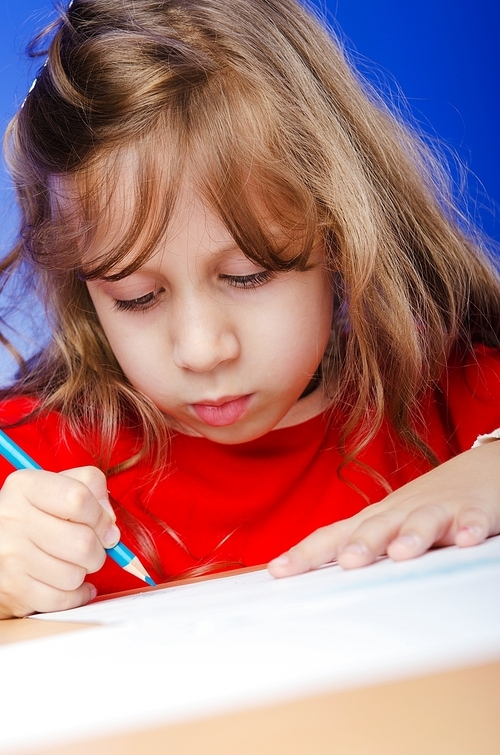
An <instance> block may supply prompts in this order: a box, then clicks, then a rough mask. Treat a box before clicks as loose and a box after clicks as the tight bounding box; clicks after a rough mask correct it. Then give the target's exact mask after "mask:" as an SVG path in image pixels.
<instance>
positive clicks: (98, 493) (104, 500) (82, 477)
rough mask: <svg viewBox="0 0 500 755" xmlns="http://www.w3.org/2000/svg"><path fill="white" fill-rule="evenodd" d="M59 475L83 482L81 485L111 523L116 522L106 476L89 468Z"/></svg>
mask: <svg viewBox="0 0 500 755" xmlns="http://www.w3.org/2000/svg"><path fill="white" fill-rule="evenodd" d="M60 474H63V475H66V477H72V478H73V479H74V480H79V481H80V482H83V484H84V485H86V486H87V488H88V489H89V490H90V491H91V492H92V493H93V494H94V496H95V498H96V499H97V501H99V503H100V504H101V506H102V507H103V508H104V509H105V510H106V511H107V512H108V514H109V516H110V517H111V519H112V521H113V522H116V514H115V512H114V511H113V507H112V506H111V503H110V502H109V493H108V487H107V479H106V475H105V474H104V473H103V472H101V470H100V469H98V468H97V467H90V466H87V467H76V468H74V469H66V470H65V471H64V472H60Z"/></svg>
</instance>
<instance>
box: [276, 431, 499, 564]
mask: <svg viewBox="0 0 500 755" xmlns="http://www.w3.org/2000/svg"><path fill="white" fill-rule="evenodd" d="M499 533H500V441H496V442H489V443H488V442H487V443H483V444H482V445H480V446H479V447H476V448H472V449H471V450H469V451H465V452H464V453H461V454H459V455H458V456H455V457H454V458H453V459H450V461H447V462H445V463H444V464H441V465H440V466H439V467H437V468H436V469H433V470H432V471H430V472H427V474H424V475H422V476H421V477H419V478H417V479H416V480H413V481H412V482H410V483H408V484H407V485H404V486H403V487H402V488H400V489H399V490H396V491H394V492H393V493H391V494H390V495H388V496H387V497H386V498H385V499H384V500H383V501H381V502H380V503H375V504H372V505H371V506H367V507H366V508H365V509H363V511H360V512H359V513H358V514H356V515H355V516H353V517H351V518H350V519H345V520H343V521H340V522H336V523H335V524H332V525H329V526H327V527H322V528H320V529H318V530H316V531H315V532H313V533H312V534H311V535H309V536H308V537H306V538H305V539H304V540H302V541H301V542H300V543H299V544H298V545H296V546H294V547H293V548H291V549H290V550H289V551H287V553H285V554H282V555H281V556H279V557H278V558H277V559H274V560H273V561H271V562H270V564H269V567H268V568H269V571H270V572H271V574H272V575H273V576H275V577H284V576H289V575H292V574H299V573H301V572H305V571H308V570H310V569H314V568H316V567H318V566H321V565H323V564H326V563H328V562H330V561H333V560H334V559H336V560H337V561H338V562H339V564H341V566H343V567H344V568H346V569H349V568H353V567H358V566H365V565H366V564H370V563H372V562H373V561H374V560H375V559H376V558H377V557H378V556H382V555H384V554H387V555H388V556H389V557H390V558H392V559H394V560H396V561H399V560H404V559H408V558H414V557H415V556H419V555H421V554H422V553H424V552H425V551H427V550H428V549H429V548H431V547H432V546H434V545H436V546H441V545H453V544H456V545H459V546H461V547H465V546H469V545H476V544H478V543H482V542H483V541H484V540H485V539H486V538H487V537H489V536H491V535H496V534H499Z"/></svg>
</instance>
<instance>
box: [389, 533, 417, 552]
mask: <svg viewBox="0 0 500 755" xmlns="http://www.w3.org/2000/svg"><path fill="white" fill-rule="evenodd" d="M420 542H421V540H420V537H419V536H418V535H416V534H414V533H413V532H405V533H404V535H399V537H397V538H396V539H395V540H394V541H393V545H394V543H401V545H406V546H407V547H410V548H418V546H419V545H420Z"/></svg>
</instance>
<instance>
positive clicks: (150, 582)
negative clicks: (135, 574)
mask: <svg viewBox="0 0 500 755" xmlns="http://www.w3.org/2000/svg"><path fill="white" fill-rule="evenodd" d="M144 581H145V582H147V583H148V585H151V587H156V582H154V581H153V580H152V579H151V577H144Z"/></svg>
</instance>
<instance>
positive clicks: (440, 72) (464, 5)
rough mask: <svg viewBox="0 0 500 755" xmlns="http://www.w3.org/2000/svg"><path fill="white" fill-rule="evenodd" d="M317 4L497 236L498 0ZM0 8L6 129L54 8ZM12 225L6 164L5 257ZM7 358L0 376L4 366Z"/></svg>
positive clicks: (1, 213)
mask: <svg viewBox="0 0 500 755" xmlns="http://www.w3.org/2000/svg"><path fill="white" fill-rule="evenodd" d="M314 2H315V5H317V7H319V8H320V9H321V11H322V12H323V13H324V14H326V16H327V18H328V20H329V21H330V22H331V23H333V24H334V25H336V24H337V23H338V24H339V26H340V27H341V30H342V34H343V38H344V40H345V43H346V45H347V47H348V49H349V50H350V51H351V53H352V54H353V55H354V57H355V58H356V61H357V65H358V67H359V68H360V69H361V70H362V72H363V73H364V74H365V75H367V76H368V77H369V78H370V79H371V80H372V81H373V82H375V83H378V84H379V85H380V86H381V87H382V89H384V90H385V91H386V92H387V91H392V92H393V93H397V91H398V87H399V88H400V89H401V90H402V91H403V93H404V94H405V95H406V98H407V99H408V102H409V104H410V107H411V110H412V113H413V115H414V117H415V118H416V119H417V121H418V123H419V124H420V126H421V127H422V128H423V129H424V130H425V131H426V132H427V133H428V134H429V136H430V137H431V138H433V139H439V140H441V141H442V142H444V143H446V144H447V145H449V147H450V149H451V151H452V152H453V153H454V154H455V155H457V156H458V157H459V159H460V160H461V161H462V162H463V163H464V164H465V165H466V167H467V168H468V171H469V173H468V189H469V192H470V195H471V197H472V201H473V207H472V214H473V216H474V217H475V220H476V222H478V223H479V225H481V226H482V227H483V229H484V230H485V231H486V232H487V233H489V234H490V235H491V236H492V237H493V238H494V239H496V241H497V242H498V241H500V129H499V121H500V118H499V115H500V91H499V89H500V85H499V78H500V77H499V74H500V65H499V60H500V53H499V46H500V45H499V41H498V40H499V39H500V3H499V2H498V0H475V2H470V1H469V2H465V1H464V0H455V1H453V0H420V1H419V0H413V2H409V3H406V2H401V0H378V1H376V2H375V1H373V0H371V1H370V0H337V2H334V1H333V0H329V2H327V0H314ZM0 13H1V23H0V126H1V127H2V131H3V130H4V129H5V126H6V124H7V122H8V119H9V118H10V116H11V115H12V114H13V112H14V111H15V109H16V108H17V107H19V105H20V104H21V102H22V101H23V99H24V96H25V94H26V91H27V89H28V88H29V86H30V84H31V82H32V80H33V77H34V75H35V73H36V69H37V68H38V67H39V65H40V62H37V61H28V60H27V59H26V57H25V56H24V49H25V47H26V44H27V42H28V40H29V39H30V38H31V37H32V35H33V33H34V32H35V31H37V30H39V29H41V28H42V27H43V26H44V24H45V23H47V22H48V21H50V19H51V18H53V11H52V3H51V1H50V0H0ZM396 96H397V94H396ZM15 222H16V213H15V204H14V202H13V197H12V192H11V189H10V185H9V180H8V176H7V173H6V172H5V170H4V168H3V167H0V254H1V255H2V256H3V253H4V252H6V251H7V250H8V246H9V243H10V240H11V238H12V235H13V232H14V231H13V229H14V228H15ZM33 333H34V331H33ZM30 337H33V338H34V339H35V340H36V337H35V336H34V335H32V336H30ZM25 346H26V344H25ZM27 348H28V349H29V348H30V347H29V345H28V347H27ZM31 348H35V346H34V345H33V344H32V347H31ZM1 361H2V360H1V357H0V374H1V373H2V372H5V368H4V367H3V366H2V363H1ZM0 381H1V379H0Z"/></svg>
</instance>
